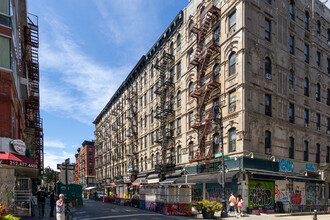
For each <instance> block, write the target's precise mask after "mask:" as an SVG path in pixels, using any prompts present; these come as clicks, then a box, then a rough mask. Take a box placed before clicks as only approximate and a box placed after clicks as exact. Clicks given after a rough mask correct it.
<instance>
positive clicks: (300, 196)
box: [290, 182, 306, 205]
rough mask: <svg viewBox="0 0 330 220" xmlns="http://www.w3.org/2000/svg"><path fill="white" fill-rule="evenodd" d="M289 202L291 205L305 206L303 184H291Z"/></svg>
mask: <svg viewBox="0 0 330 220" xmlns="http://www.w3.org/2000/svg"><path fill="white" fill-rule="evenodd" d="M291 198H292V199H291ZM290 202H291V204H293V205H306V196H305V183H302V182H293V192H291V197H290Z"/></svg>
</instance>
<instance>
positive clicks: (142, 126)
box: [141, 118, 143, 129]
mask: <svg viewBox="0 0 330 220" xmlns="http://www.w3.org/2000/svg"><path fill="white" fill-rule="evenodd" d="M142 128H143V119H142V118H141V129H142Z"/></svg>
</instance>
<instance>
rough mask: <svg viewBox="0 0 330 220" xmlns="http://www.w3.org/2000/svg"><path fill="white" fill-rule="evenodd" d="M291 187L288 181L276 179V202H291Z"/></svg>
mask: <svg viewBox="0 0 330 220" xmlns="http://www.w3.org/2000/svg"><path fill="white" fill-rule="evenodd" d="M289 194H290V193H289V187H288V181H286V180H276V181H275V201H276V202H283V203H286V202H289Z"/></svg>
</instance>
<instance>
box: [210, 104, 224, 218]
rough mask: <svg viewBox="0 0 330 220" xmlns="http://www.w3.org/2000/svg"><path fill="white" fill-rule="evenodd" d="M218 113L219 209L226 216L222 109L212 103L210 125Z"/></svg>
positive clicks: (213, 122)
mask: <svg viewBox="0 0 330 220" xmlns="http://www.w3.org/2000/svg"><path fill="white" fill-rule="evenodd" d="M219 113H220V141H221V172H222V178H221V187H222V201H221V202H222V211H221V217H227V212H226V198H225V184H226V182H225V170H226V168H225V155H224V149H223V122H222V109H221V108H220V106H219V105H218V104H216V105H214V107H213V120H212V126H216V124H217V122H216V117H217V115H218V114H219Z"/></svg>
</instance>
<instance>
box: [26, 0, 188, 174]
mask: <svg viewBox="0 0 330 220" xmlns="http://www.w3.org/2000/svg"><path fill="white" fill-rule="evenodd" d="M187 4H188V0H166V1H164V0H70V1H67V0H56V1H51V0H28V11H29V12H30V13H32V14H36V15H37V16H38V17H39V36H40V37H39V39H40V48H39V62H40V97H41V117H42V118H43V126H44V149H45V150H44V152H45V166H51V167H52V168H53V169H56V164H57V163H61V162H62V161H64V159H66V158H68V157H70V159H71V161H75V158H74V154H75V153H76V152H77V151H76V150H77V148H78V147H80V146H81V143H82V142H83V141H84V140H92V139H94V130H95V127H94V125H93V124H92V122H93V121H94V119H95V118H96V117H97V115H98V114H99V113H100V111H101V110H102V109H103V107H104V106H105V105H106V103H107V102H108V101H109V99H110V98H111V96H112V94H113V93H114V92H115V91H116V89H117V88H118V87H119V85H120V84H121V83H122V81H123V80H124V79H125V78H126V76H127V75H128V73H129V72H130V70H131V69H132V68H133V67H134V65H135V64H136V63H137V61H138V60H139V59H140V57H141V56H142V55H144V54H145V53H146V52H147V51H148V50H149V49H150V48H151V46H152V45H153V44H154V43H155V42H156V40H157V39H158V38H159V36H160V35H161V34H162V32H163V31H164V30H165V29H166V28H167V26H168V25H169V24H170V23H171V21H172V19H174V17H175V16H176V15H177V14H178V13H179V11H180V10H181V9H183V8H184V7H186V6H187Z"/></svg>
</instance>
